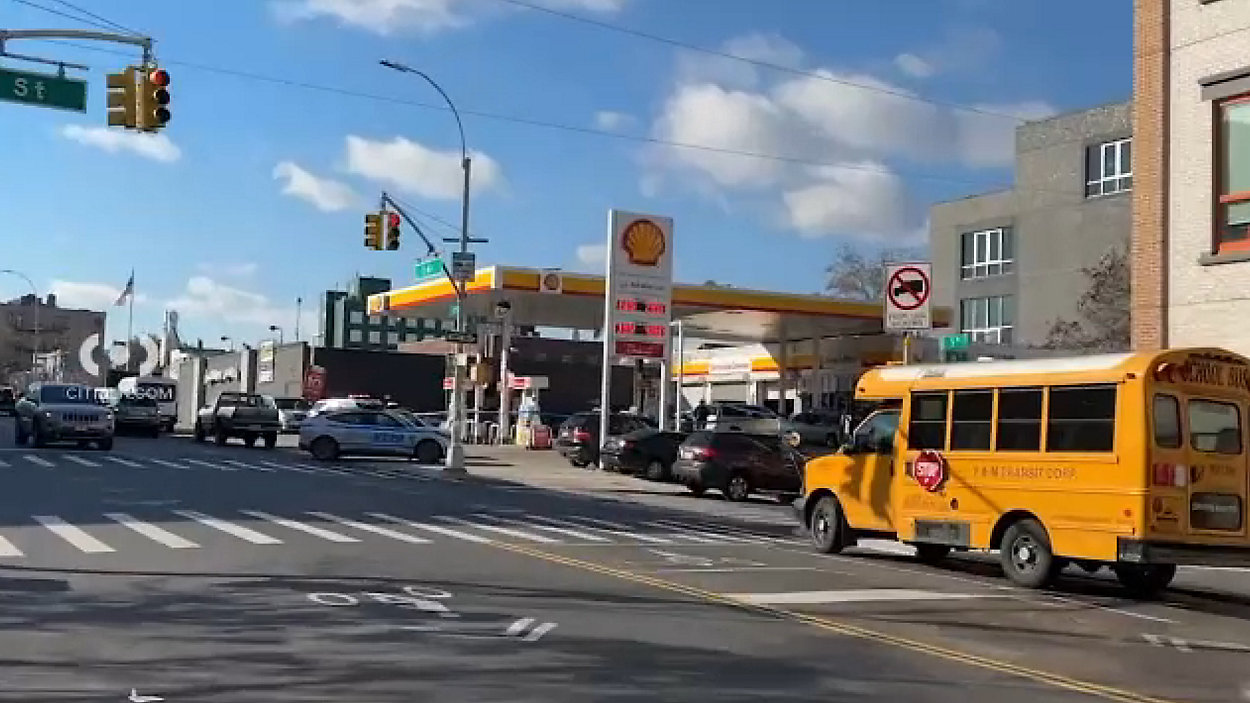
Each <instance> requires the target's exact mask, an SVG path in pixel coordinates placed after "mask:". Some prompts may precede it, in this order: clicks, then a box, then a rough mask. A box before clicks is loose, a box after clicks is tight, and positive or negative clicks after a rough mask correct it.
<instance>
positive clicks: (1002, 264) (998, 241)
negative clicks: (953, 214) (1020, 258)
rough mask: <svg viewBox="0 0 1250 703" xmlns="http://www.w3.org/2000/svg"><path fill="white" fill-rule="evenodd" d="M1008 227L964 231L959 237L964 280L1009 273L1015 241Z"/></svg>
mask: <svg viewBox="0 0 1250 703" xmlns="http://www.w3.org/2000/svg"><path fill="white" fill-rule="evenodd" d="M1013 239H1014V237H1013V232H1012V230H1011V228H1009V227H1000V228H998V229H987V230H984V231H982V232H965V233H964V234H963V236H962V237H961V241H960V246H961V248H962V254H961V256H960V265H961V274H962V276H963V278H964V280H968V279H970V278H985V277H986V276H997V275H999V274H1004V273H1011V270H1012V267H1013V265H1014V264H1015V256H1014V253H1015V246H1014V244H1015V242H1013V241H1012V240H1013Z"/></svg>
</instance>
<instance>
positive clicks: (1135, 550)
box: [1116, 537, 1250, 566]
mask: <svg viewBox="0 0 1250 703" xmlns="http://www.w3.org/2000/svg"><path fill="white" fill-rule="evenodd" d="M1116 557H1117V560H1118V561H1120V562H1121V563H1126V564H1178V565H1185V564H1192V565H1194V566H1250V547H1226V546H1223V545H1210V544H1178V543H1175V542H1158V541H1151V540H1140V539H1130V538H1127V537H1121V538H1119V540H1118V544H1117V545H1116Z"/></svg>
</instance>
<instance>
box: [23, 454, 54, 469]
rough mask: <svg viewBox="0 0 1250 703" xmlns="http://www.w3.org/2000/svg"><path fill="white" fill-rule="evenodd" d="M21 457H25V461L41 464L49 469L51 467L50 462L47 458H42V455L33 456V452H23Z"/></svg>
mask: <svg viewBox="0 0 1250 703" xmlns="http://www.w3.org/2000/svg"><path fill="white" fill-rule="evenodd" d="M22 458H23V459H25V460H26V461H29V462H30V463H32V464H35V465H38V466H42V467H45V468H49V469H50V468H52V462H50V461H48V460H47V459H44V458H43V457H38V456H35V455H34V454H23V455H22Z"/></svg>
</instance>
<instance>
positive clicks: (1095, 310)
mask: <svg viewBox="0 0 1250 703" xmlns="http://www.w3.org/2000/svg"><path fill="white" fill-rule="evenodd" d="M1081 273H1083V274H1085V277H1086V278H1087V279H1088V280H1089V288H1087V289H1086V291H1085V293H1083V294H1082V295H1081V298H1080V300H1078V301H1077V303H1076V312H1077V317H1078V319H1075V320H1069V319H1065V318H1058V319H1056V320H1055V321H1054V322H1052V323H1051V326H1050V332H1048V333H1047V335H1046V343H1045V344H1044V345H1043V346H1045V347H1046V348H1048V349H1067V350H1072V351H1083V352H1111V351H1124V350H1126V349H1128V348H1129V346H1130V344H1131V343H1132V341H1131V336H1130V335H1131V332H1130V330H1131V328H1130V326H1129V286H1130V283H1129V280H1130V278H1129V276H1130V273H1129V262H1128V257H1127V256H1126V255H1125V253H1124V251H1123V250H1121V249H1120V248H1119V247H1113V248H1112V249H1110V250H1108V251H1107V253H1105V254H1103V255H1102V257H1101V258H1100V259H1099V260H1098V262H1097V263H1096V264H1094V265H1092V266H1085V267H1082V268H1081Z"/></svg>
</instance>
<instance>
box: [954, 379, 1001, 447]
mask: <svg viewBox="0 0 1250 703" xmlns="http://www.w3.org/2000/svg"><path fill="white" fill-rule="evenodd" d="M993 422H994V391H955V397H954V399H953V400H952V401H951V451H954V450H956V449H982V450H988V449H989V448H990V428H991V426H992V425H993Z"/></svg>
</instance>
